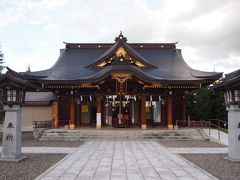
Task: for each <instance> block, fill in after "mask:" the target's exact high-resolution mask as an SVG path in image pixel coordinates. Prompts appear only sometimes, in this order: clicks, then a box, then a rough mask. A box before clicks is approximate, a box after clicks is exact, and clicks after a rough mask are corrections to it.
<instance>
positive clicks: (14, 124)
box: [0, 68, 33, 162]
mask: <svg viewBox="0 0 240 180" xmlns="http://www.w3.org/2000/svg"><path fill="white" fill-rule="evenodd" d="M7 70H8V71H7V73H6V74H4V75H3V76H2V78H1V79H0V88H1V89H3V105H4V111H5V118H4V126H3V139H2V153H1V159H0V161H16V162H17V161H20V160H23V159H25V158H26V157H24V156H22V154H21V139H22V138H21V135H22V132H21V128H22V127H21V106H22V105H23V103H24V99H25V91H26V90H29V89H33V87H32V86H31V83H29V82H28V81H27V80H26V79H25V78H24V76H20V75H19V74H17V73H16V72H14V71H13V70H11V69H9V68H7Z"/></svg>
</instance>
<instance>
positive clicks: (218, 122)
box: [218, 120, 220, 140]
mask: <svg viewBox="0 0 240 180" xmlns="http://www.w3.org/2000/svg"><path fill="white" fill-rule="evenodd" d="M218 140H220V121H219V120H218Z"/></svg>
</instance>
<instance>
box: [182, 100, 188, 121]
mask: <svg viewBox="0 0 240 180" xmlns="http://www.w3.org/2000/svg"><path fill="white" fill-rule="evenodd" d="M182 101H183V121H184V122H186V123H187V120H186V98H185V96H183V97H182Z"/></svg>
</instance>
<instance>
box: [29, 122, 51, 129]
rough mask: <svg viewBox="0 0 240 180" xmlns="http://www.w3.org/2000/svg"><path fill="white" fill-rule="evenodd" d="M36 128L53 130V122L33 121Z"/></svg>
mask: <svg viewBox="0 0 240 180" xmlns="http://www.w3.org/2000/svg"><path fill="white" fill-rule="evenodd" d="M33 126H34V128H35V129H36V128H51V127H52V122H51V121H33Z"/></svg>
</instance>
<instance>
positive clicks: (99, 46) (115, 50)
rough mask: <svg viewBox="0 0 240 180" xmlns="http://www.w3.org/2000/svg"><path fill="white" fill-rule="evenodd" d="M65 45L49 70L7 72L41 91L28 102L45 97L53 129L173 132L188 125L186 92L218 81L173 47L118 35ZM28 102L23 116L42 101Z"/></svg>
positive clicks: (32, 93)
mask: <svg viewBox="0 0 240 180" xmlns="http://www.w3.org/2000/svg"><path fill="white" fill-rule="evenodd" d="M65 44H66V46H65V48H64V49H61V50H60V55H59V58H58V60H57V62H56V63H55V64H54V65H53V66H52V67H51V68H50V69H47V70H42V71H36V72H26V73H17V72H15V71H13V70H11V69H8V72H7V73H8V74H9V75H10V76H12V77H15V78H18V77H19V76H21V78H24V79H25V81H28V82H29V83H31V84H34V85H36V86H38V87H40V89H39V92H35V95H34V92H31V93H30V92H29V93H26V95H27V98H28V99H34V97H35V99H37V97H39V98H40V99H41V96H42V98H43V99H44V98H45V101H44V102H48V103H46V104H45V105H43V104H42V106H46V107H48V113H49V114H50V115H49V118H48V120H50V121H52V125H53V127H55V128H58V127H62V126H66V125H69V127H70V128H76V127H83V126H93V127H96V128H97V129H100V128H102V127H105V126H113V127H141V128H143V129H145V128H148V127H154V126H156V127H158V126H159V127H168V128H170V129H172V128H173V125H174V124H175V123H176V120H186V111H185V96H186V93H187V92H189V91H191V90H194V89H198V88H201V87H204V86H207V85H210V84H212V83H213V82H214V81H216V80H217V79H219V78H220V77H221V76H222V73H216V72H203V71H199V70H195V69H192V68H191V67H189V66H188V65H187V64H186V62H185V61H184V59H183V57H182V53H181V49H177V48H176V43H128V42H127V38H126V37H124V36H123V35H122V33H120V35H119V36H118V37H116V38H115V42H114V43H65ZM9 81H11V78H10V79H9ZM42 91H45V92H42ZM41 92H42V95H41ZM44 93H45V95H46V96H48V97H49V98H51V99H50V100H51V103H50V101H49V99H46V98H47V97H46V96H44ZM49 93H50V94H49ZM51 93H52V94H51ZM53 96H54V97H53ZM28 99H26V104H25V106H24V107H23V114H24V108H26V107H32V106H36V105H38V104H39V103H40V104H41V102H42V101H41V100H38V101H37V100H36V104H34V103H33V101H32V102H30V103H29V102H28ZM28 111H29V109H28ZM41 116H44V113H38V117H35V120H36V119H38V120H39V121H41V120H46V118H45V119H44V118H41ZM23 122H24V118H23Z"/></svg>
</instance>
